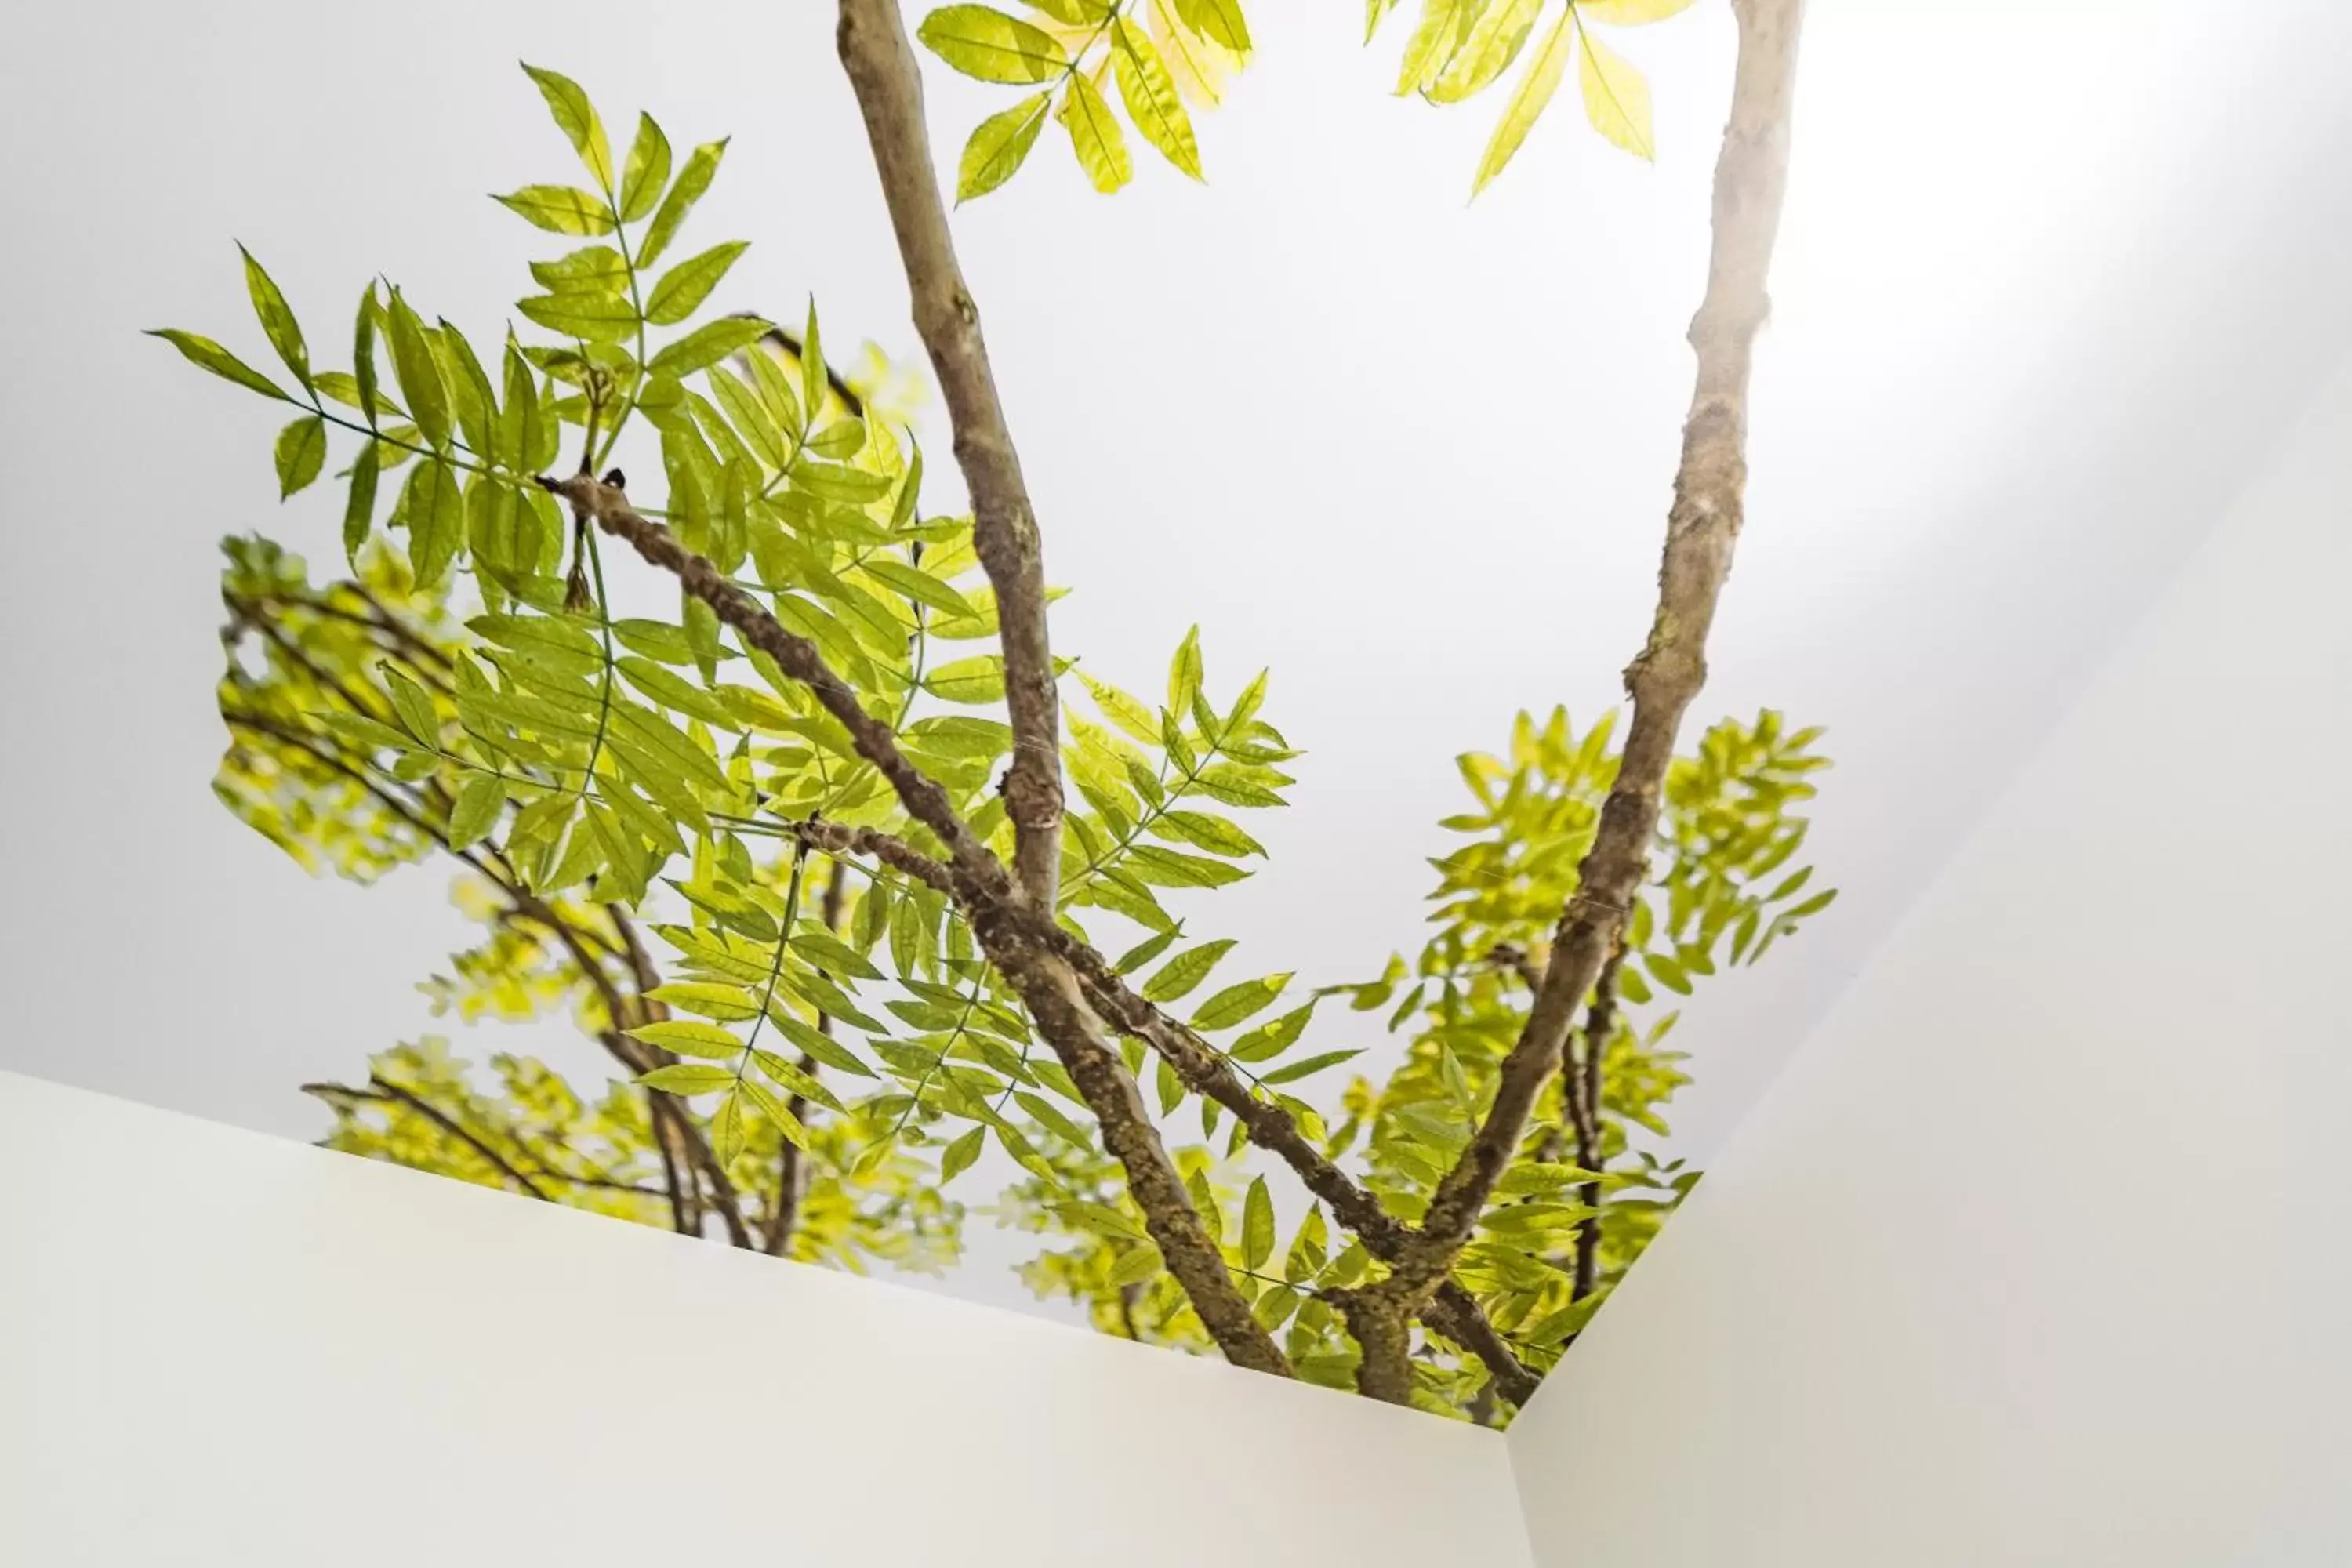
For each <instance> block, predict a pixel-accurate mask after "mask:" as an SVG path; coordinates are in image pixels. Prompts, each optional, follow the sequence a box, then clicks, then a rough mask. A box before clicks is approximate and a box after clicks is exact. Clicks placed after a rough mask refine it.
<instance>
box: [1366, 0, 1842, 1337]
mask: <svg viewBox="0 0 2352 1568" xmlns="http://www.w3.org/2000/svg"><path fill="white" fill-rule="evenodd" d="M1733 11H1734V14H1735V15H1736V16H1737V17H1738V24H1739V62H1738V70H1737V73H1736V75H1735V77H1734V79H1733V83H1732V99H1731V116H1730V121H1729V123H1728V124H1727V125H1726V127H1725V128H1724V133H1723V149H1722V152H1721V153H1720V155H1719V156H1718V158H1717V163H1716V174H1715V210H1714V248H1713V254H1712V256H1711V258H1710V260H1709V265H1708V272H1707V286H1706V298H1705V299H1704V300H1703V301H1702V302H1701V303H1700V305H1699V309H1698V313H1697V314H1696V317H1694V318H1693V320H1692V321H1691V327H1690V343H1691V347H1692V349H1693V351H1694V352H1695V353H1696V359H1697V363H1698V368H1697V377H1696V386H1695V388H1694V390H1693V392H1692V395H1691V405H1690V413H1689V416H1688V417H1687V419H1686V420H1685V423H1684V426H1683V450H1682V461H1681V465H1680V467H1679V468H1678V470H1677V471H1676V473H1675V500H1674V506H1673V508H1672V510H1670V511H1669V513H1668V515H1667V521H1666V544H1665V554H1664V562H1663V563H1662V564H1661V566H1660V569H1659V574H1658V605H1657V612H1656V616H1655V617H1654V621H1653V623H1652V626H1651V629H1650V637H1649V641H1648V643H1647V645H1646V646H1645V647H1643V650H1642V652H1641V654H1640V656H1639V657H1638V658H1635V659H1634V660H1633V664H1632V665H1631V666H1629V667H1628V668H1627V669H1626V671H1625V689H1626V693H1627V695H1628V696H1629V697H1630V698H1631V699H1632V700H1633V721H1632V723H1631V725H1630V726H1629V728H1628V732H1627V735H1626V741H1625V751H1624V754H1623V756H1622V758H1621V759H1620V761H1619V763H1618V771H1617V778H1616V782H1615V783H1614V784H1613V785H1612V787H1611V789H1610V792H1609V798H1608V800H1607V802H1606V803H1605V804H1604V805H1602V806H1601V826H1600V830H1599V832H1598V833H1597V834H1596V835H1595V837H1594V839H1593V843H1592V847H1591V850H1590V851H1588V852H1587V853H1586V855H1585V858H1584V861H1583V864H1582V865H1581V866H1580V867H1579V868H1578V878H1577V884H1578V886H1577V892H1576V894H1575V896H1574V897H1572V898H1571V899H1570V900H1569V905H1568V909H1567V910H1566V911H1565V912H1564V913H1563V914H1562V916H1561V918H1560V922H1559V929H1558V931H1557V934H1556V935H1555V937H1554V939H1553V942H1552V949H1551V956H1550V961H1549V963H1547V965H1546V966H1545V969H1544V975H1543V984H1542V985H1541V986H1540V987H1539V988H1538V990H1537V993H1536V998H1535V1003H1534V1005H1533V1006H1532V1007H1530V1008H1529V1010H1528V1019H1527V1023H1526V1025H1525V1026H1524V1027H1523V1028H1522V1029H1521V1031H1520V1034H1519V1037H1518V1040H1517V1043H1515V1044H1514V1045H1513V1046H1512V1047H1511V1050H1510V1053H1509V1054H1508V1055H1507V1057H1506V1058H1504V1061H1503V1065H1502V1068H1501V1071H1500V1072H1499V1074H1498V1075H1497V1079H1496V1095H1495V1101H1494V1104H1493V1106H1492V1107H1491V1108H1490V1109H1489V1110H1488V1111H1487V1114H1486V1120H1485V1121H1483V1122H1481V1123H1480V1125H1479V1127H1478V1129H1477V1131H1476V1132H1475V1133H1474V1134H1473V1135H1472V1137H1471V1139H1470V1142H1469V1143H1468V1145H1467V1146H1466V1147H1465V1149H1464V1151H1463V1152H1462V1155H1461V1157H1460V1158H1459V1159H1458V1160H1457V1161H1456V1162H1455V1163H1454V1167H1453V1169H1452V1170H1450V1171H1448V1172H1447V1173H1445V1176H1444V1179H1443V1180H1442V1181H1441V1182H1439V1184H1438V1186H1437V1190H1436V1193H1435V1194H1433V1196H1432V1198H1431V1200H1430V1205H1429V1210H1428V1213H1427V1215H1425V1216H1424V1217H1423V1222H1422V1226H1421V1229H1420V1233H1419V1234H1418V1236H1417V1237H1415V1239H1414V1241H1413V1244H1412V1246H1411V1247H1408V1248H1407V1249H1406V1252H1405V1256H1404V1257H1403V1258H1401V1259H1400V1260H1399V1262H1398V1264H1397V1266H1396V1268H1395V1271H1394V1272H1393V1273H1391V1276H1390V1278H1389V1279H1387V1280H1385V1281H1383V1282H1382V1283H1381V1286H1379V1287H1374V1288H1373V1289H1383V1290H1385V1291H1386V1292H1387V1293H1388V1294H1389V1295H1391V1296H1392V1297H1393V1298H1395V1299H1396V1300H1400V1301H1404V1302H1408V1303H1409V1302H1412V1301H1413V1300H1418V1299H1420V1297H1421V1296H1422V1295H1423V1294H1424V1293H1425V1292H1427V1291H1429V1290H1431V1289H1434V1288H1435V1286H1436V1284H1437V1282H1438V1281H1439V1280H1441V1279H1444V1276H1445V1273H1446V1272H1447V1270H1448V1269H1450V1268H1452V1267H1453V1262H1454V1258H1455V1257H1457V1256H1458V1255H1459V1254H1460V1252H1461V1250H1462V1248H1463V1247H1464V1246H1465V1244H1466V1243H1467V1242H1468V1241H1469V1239H1470V1235H1471V1231H1472V1229H1473V1227H1475V1226H1476V1224H1477V1221H1478V1215H1479V1214H1480V1212H1481V1211H1482V1210H1483V1209H1484V1208H1485V1206H1486V1200H1487V1198H1488V1196H1489V1195H1490V1194H1492V1193H1493V1191H1494V1187H1495V1184H1496V1181H1497V1180H1499V1179H1500V1178H1501V1176H1502V1173H1503V1172H1504V1170H1505V1168H1506V1167H1507V1165H1508V1164H1509V1163H1510V1162H1511V1159H1512V1157H1513V1155H1514V1154H1515V1153H1516V1152H1517V1149H1518V1145H1519V1139H1520V1136H1521V1134H1522V1133H1523V1131H1525V1129H1526V1126H1527V1121H1528V1113H1529V1112H1530V1110H1532V1109H1533V1108H1534V1105H1535V1102H1536V1100H1537V1098H1538V1096H1539V1095H1540V1094H1541V1093H1542V1091H1543V1089H1544V1086H1545V1084H1546V1083H1547V1082H1549V1079H1550V1078H1551V1075H1552V1074H1553V1073H1554V1072H1555V1071H1557V1070H1558V1068H1559V1061H1560V1057H1561V1054H1562V1053H1563V1051H1564V1050H1565V1049H1566V1047H1567V1043H1568V1037H1569V1031H1570V1028H1571V1027H1572V1026H1573V1025H1574V1022H1575V1017H1576V1014H1577V1012H1578V1010H1579V1008H1580V1006H1581V1005H1582V1004H1583V1001H1584V998H1585V996H1586V994H1588V993H1589V992H1590V991H1591V988H1592V985H1593V982H1594V981H1595V980H1596V979H1598V978H1599V976H1600V973H1601V965H1602V963H1604V962H1605V961H1606V960H1607V957H1608V954H1609V952H1610V950H1611V949H1612V947H1614V946H1615V945H1616V944H1617V942H1619V941H1620V940H1621V939H1622V929H1623V924H1624V921H1625V915H1626V911H1627V910H1629V909H1630V908H1631V906H1632V904H1633V899H1634V897H1635V895H1636V894H1637V892H1638V891H1639V889H1640V888H1641V885H1642V880H1643V876H1644V874H1645V872H1646V870H1647V862H1648V848H1649V844H1650V840H1651V837H1652V836H1653V835H1654V833H1655V832H1656V830H1657V823H1658V812H1659V796H1660V791H1661V788H1662V786H1663V784H1664V779H1665V774H1666V769H1667V765H1668V764H1669V763H1671V762H1672V761H1673V758H1674V746H1675V731H1677V730H1678V729H1679V728H1680V727H1681V724H1682V719H1683V714H1684V711H1685V710H1686V709H1687V708H1688V707H1689V706H1690V703H1691V700H1692V699H1693V698H1694V697H1696V695H1697V694H1698V690H1699V689H1700V687H1701V686H1702V685H1703V684H1704V683H1705V681H1706V637H1707V632H1708V630H1709V628H1710V627H1711V626H1713V624H1714V621H1715V613H1716V605H1717V602H1718V600H1719V599H1720V598H1721V596H1722V593H1723V584H1724V581H1725V579H1726V578H1727V576H1728V575H1729V574H1730V570H1731V554H1732V547H1733V545H1734V543H1735V542H1737V540H1738V536H1739V527H1740V522H1741V520H1742V513H1741V502H1742V491H1743V490H1744V489H1745V486H1746V482H1747V475H1748V462H1747V455H1746V441H1747V426H1748V369H1749V365H1750V363H1751V359H1752V353H1753V349H1754V344H1755V338H1756V333H1757V331H1758V329H1759V328H1760V327H1761V326H1762V325H1763V321H1764V318H1765V315H1766V312H1767V310H1768V300H1767V297H1766V294H1765V279H1766V275H1767V273H1768V272H1769V268H1770V262H1771V257H1772V243H1773V239H1774V237H1775V235H1776V233H1777V231H1778V229H1779V227H1780V203H1781V196H1782V194H1783V192H1784V190H1785V189H1786V186H1787V183H1788V167H1789V111H1790V100H1791V98H1792V95H1793V92H1794V89H1795V82H1796V64H1797V34H1798V28H1799V26H1800V23H1801V20H1802V17H1803V13H1804V3H1803V0H1735V4H1734V5H1733Z"/></svg>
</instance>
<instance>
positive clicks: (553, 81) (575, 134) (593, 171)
mask: <svg viewBox="0 0 2352 1568" xmlns="http://www.w3.org/2000/svg"><path fill="white" fill-rule="evenodd" d="M523 69H524V71H526V72H527V73H529V75H530V79H531V80H533V81H535V82H537V83H538V84H539V91H540V96H541V97H542V98H544V99H546V100H547V110H548V112H549V113H551V114H552V115H554V116H555V123H556V125H557V126H558V127H559V128H560V129H562V132H563V134H564V138H565V139H566V140H567V141H569V142H571V143H572V151H573V152H575V153H579V154H580V161H581V162H582V163H584V164H586V165H587V166H588V173H589V174H590V175H591V176H592V177H593V179H594V180H595V182H596V184H598V185H600V186H602V187H604V189H607V190H610V189H611V188H612V184H613V152H612V149H611V148H610V147H608V146H607V145H606V144H605V142H604V122H603V121H600V120H598V119H597V118H596V106H595V105H594V104H593V103H590V102H589V101H588V95H587V93H586V92H584V91H583V90H582V89H581V87H580V84H579V83H578V82H576V81H573V80H572V79H571V78H570V77H568V76H564V75H562V74H561V73H559V72H556V71H551V70H542V69H541V68H539V67H537V66H534V65H525V66H524V67H523Z"/></svg>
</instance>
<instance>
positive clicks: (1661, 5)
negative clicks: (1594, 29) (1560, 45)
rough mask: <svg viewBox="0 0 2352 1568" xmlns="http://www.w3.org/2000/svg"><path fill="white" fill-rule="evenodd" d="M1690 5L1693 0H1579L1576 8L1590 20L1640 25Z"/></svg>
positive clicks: (1658, 19) (1611, 23)
mask: <svg viewBox="0 0 2352 1568" xmlns="http://www.w3.org/2000/svg"><path fill="white" fill-rule="evenodd" d="M1690 5H1691V0H1578V3H1577V7H1576V9H1577V14H1578V15H1579V16H1581V17H1583V19H1584V20H1586V21H1588V22H1603V23H1606V24H1608V25H1609V26H1612V27H1638V26H1642V25H1643V23H1644V22H1663V21H1664V20H1665V19H1666V18H1667V17H1669V16H1675V15H1677V14H1678V13H1680V12H1683V11H1687V10H1689V9H1690Z"/></svg>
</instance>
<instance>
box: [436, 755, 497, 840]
mask: <svg viewBox="0 0 2352 1568" xmlns="http://www.w3.org/2000/svg"><path fill="white" fill-rule="evenodd" d="M506 805H507V785H506V781H505V780H504V779H502V778H500V777H499V775H498V774H496V773H474V774H472V775H470V776H468V777H467V780H466V782H465V784H463V785H462V786H461V787H460V788H459V789H458V791H457V800H456V801H455V802H454V803H452V804H451V805H450V807H449V847H450V848H452V849H463V848H465V847H467V845H469V844H474V843H478V842H479V841H480V839H481V837H482V836H483V835H484V834H486V833H488V832H489V830H490V829H491V827H492V826H495V825H496V824H497V822H498V820H499V812H501V811H504V810H505V809H506Z"/></svg>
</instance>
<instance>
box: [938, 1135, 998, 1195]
mask: <svg viewBox="0 0 2352 1568" xmlns="http://www.w3.org/2000/svg"><path fill="white" fill-rule="evenodd" d="M987 1135H988V1130H987V1129H986V1128H984V1127H975V1128H973V1129H972V1130H971V1131H969V1132H967V1133H965V1134H964V1135H963V1136H961V1138H958V1139H957V1140H956V1141H955V1142H952V1143H950V1144H949V1145H948V1146H947V1147H946V1148H945V1149H942V1150H940V1185H941V1186H943V1187H944V1186H946V1185H947V1184H949V1183H950V1182H952V1181H954V1180H955V1179H956V1178H957V1177H958V1176H961V1174H963V1173H964V1172H965V1171H967V1170H969V1169H971V1163H972V1162H973V1161H974V1160H977V1159H979V1158H980V1144H981V1140H982V1139H983V1138H985V1137H986V1136H987Z"/></svg>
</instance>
